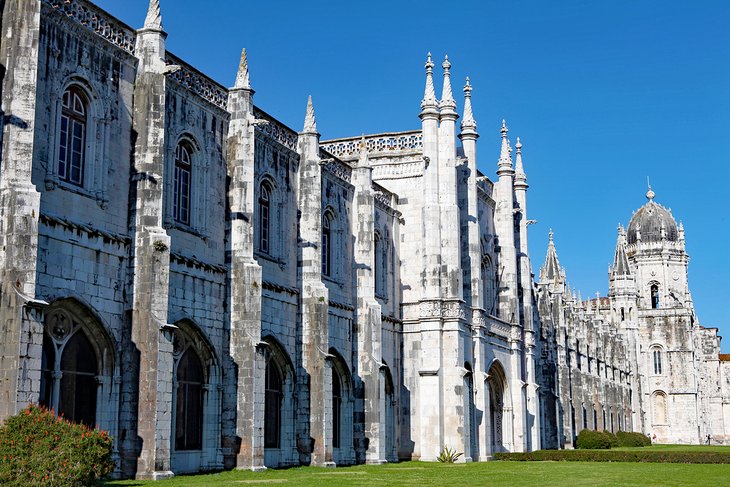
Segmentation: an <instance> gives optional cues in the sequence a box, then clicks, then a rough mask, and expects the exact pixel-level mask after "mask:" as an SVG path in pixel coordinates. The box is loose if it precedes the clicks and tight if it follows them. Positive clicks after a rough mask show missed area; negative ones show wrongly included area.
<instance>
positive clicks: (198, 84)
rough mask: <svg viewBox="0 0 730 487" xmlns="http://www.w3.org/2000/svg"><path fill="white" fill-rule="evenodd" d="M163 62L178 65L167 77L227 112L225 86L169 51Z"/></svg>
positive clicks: (226, 91)
mask: <svg viewBox="0 0 730 487" xmlns="http://www.w3.org/2000/svg"><path fill="white" fill-rule="evenodd" d="M165 63H166V64H168V65H171V66H180V69H178V70H171V71H170V72H169V74H168V75H167V79H170V80H172V81H175V82H176V83H177V84H179V85H180V86H182V87H184V88H187V89H188V90H190V91H192V92H193V93H195V94H196V95H198V96H200V97H201V98H203V99H204V100H206V101H208V102H210V103H212V104H213V105H215V106H217V107H218V108H220V109H221V110H223V111H225V112H226V113H228V90H227V89H226V88H224V87H223V86H221V85H220V84H218V83H216V82H215V81H213V80H212V79H210V78H208V77H207V76H205V75H204V74H202V73H201V72H200V71H198V70H197V69H195V68H193V67H192V66H190V65H189V64H187V63H186V62H185V61H183V60H182V59H180V58H179V57H177V56H175V55H174V54H172V53H170V52H166V53H165Z"/></svg>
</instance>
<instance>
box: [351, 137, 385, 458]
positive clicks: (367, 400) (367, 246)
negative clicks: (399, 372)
mask: <svg viewBox="0 0 730 487" xmlns="http://www.w3.org/2000/svg"><path fill="white" fill-rule="evenodd" d="M363 145H364V140H363ZM361 151H362V152H361V155H360V160H359V161H358V164H357V166H356V167H355V169H354V170H353V171H352V184H353V185H354V186H355V198H354V201H353V204H352V214H353V218H352V226H353V228H352V233H353V235H355V245H354V257H355V282H354V287H353V293H354V295H355V296H356V308H355V323H356V326H357V350H358V374H359V376H360V380H361V381H362V387H363V396H364V397H363V403H364V404H363V415H364V423H365V424H364V428H365V437H366V438H367V439H368V449H367V451H366V452H365V461H366V463H385V462H386V461H387V457H386V455H387V452H386V451H385V448H386V441H385V438H386V431H385V428H386V424H385V422H386V417H385V383H384V380H383V377H382V373H381V372H380V368H381V367H382V364H383V362H382V350H381V340H382V335H383V331H382V323H381V307H380V304H379V303H378V302H377V301H376V300H375V266H376V265H378V264H377V262H376V259H377V258H379V257H378V256H376V255H375V244H374V240H373V235H374V231H375V199H374V191H373V177H372V171H373V170H372V168H371V167H370V164H369V162H368V159H367V153H366V152H365V148H364V147H363V148H362V149H361Z"/></svg>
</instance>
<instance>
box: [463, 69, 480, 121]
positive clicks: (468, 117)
mask: <svg viewBox="0 0 730 487" xmlns="http://www.w3.org/2000/svg"><path fill="white" fill-rule="evenodd" d="M471 91H472V86H471V82H470V81H469V77H468V76H467V77H466V84H465V85H464V120H462V121H461V132H462V134H463V133H465V132H467V133H469V134H471V135H475V134H476V130H477V122H476V120H474V112H473V110H472V108H471Z"/></svg>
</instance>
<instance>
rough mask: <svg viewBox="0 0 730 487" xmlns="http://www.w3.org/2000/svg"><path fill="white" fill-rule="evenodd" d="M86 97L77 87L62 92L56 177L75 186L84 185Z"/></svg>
mask: <svg viewBox="0 0 730 487" xmlns="http://www.w3.org/2000/svg"><path fill="white" fill-rule="evenodd" d="M87 114H88V110H87V103H86V97H85V96H84V94H83V93H82V92H81V90H80V89H79V88H78V87H75V86H71V87H69V88H68V89H66V91H65V92H64V93H63V106H62V110H61V131H60V134H59V148H58V149H59V150H58V178H59V179H60V180H62V181H66V182H67V183H71V184H75V185H76V186H83V185H84V164H85V157H86V124H87Z"/></svg>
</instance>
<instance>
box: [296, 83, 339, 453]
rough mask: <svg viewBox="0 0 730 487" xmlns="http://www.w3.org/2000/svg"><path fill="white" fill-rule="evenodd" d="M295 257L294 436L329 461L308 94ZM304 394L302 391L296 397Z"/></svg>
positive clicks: (315, 149) (313, 127)
mask: <svg viewBox="0 0 730 487" xmlns="http://www.w3.org/2000/svg"><path fill="white" fill-rule="evenodd" d="M297 144H298V152H299V157H300V163H299V188H298V191H299V193H298V201H299V210H300V212H301V217H300V220H299V262H300V263H301V264H300V266H299V268H298V269H297V270H298V277H299V280H300V282H301V308H300V310H301V311H300V312H301V323H302V366H303V368H304V370H305V372H306V374H308V375H309V384H308V387H307V381H306V378H305V377H302V378H301V379H302V382H301V384H300V387H301V389H300V390H301V392H302V393H301V394H300V401H302V404H307V395H308V399H309V437H308V438H299V439H298V440H297V443H298V444H299V445H300V451H305V452H307V453H309V454H310V455H311V457H310V458H311V463H312V465H320V466H332V467H333V466H335V464H334V459H333V456H332V453H333V452H332V408H331V397H332V394H331V380H332V379H331V370H330V367H329V366H327V364H326V362H325V359H326V358H328V352H327V351H328V349H329V321H328V320H329V311H328V310H329V304H328V299H329V293H328V291H327V288H326V287H325V285H324V283H323V282H322V253H321V252H322V251H321V248H320V245H321V242H322V167H321V165H320V156H319V133H318V132H317V124H316V121H315V118H314V107H313V106H312V98H311V97H310V98H309V102H308V104H307V115H306V117H305V120H304V130H303V131H302V132H301V133H300V134H299V139H298V142H297ZM302 396H304V397H302Z"/></svg>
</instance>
